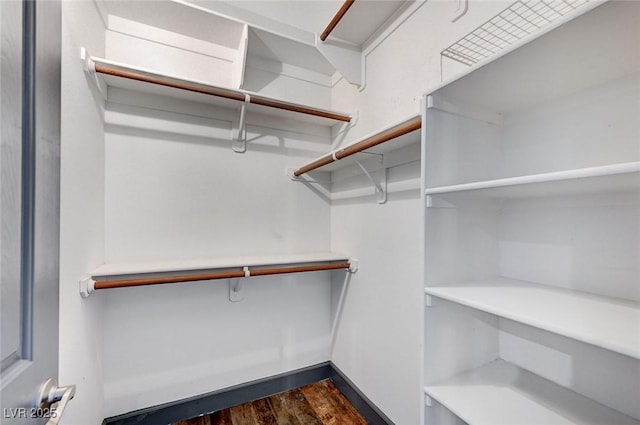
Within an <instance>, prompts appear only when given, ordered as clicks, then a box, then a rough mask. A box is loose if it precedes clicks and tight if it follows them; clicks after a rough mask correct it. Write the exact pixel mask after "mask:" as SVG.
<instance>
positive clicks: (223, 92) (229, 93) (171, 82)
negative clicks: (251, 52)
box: [95, 62, 351, 122]
mask: <svg viewBox="0 0 640 425" xmlns="http://www.w3.org/2000/svg"><path fill="white" fill-rule="evenodd" d="M95 70H96V72H98V73H100V74H105V75H112V76H114V77H120V78H127V79H130V80H136V81H142V82H145V83H150V84H158V85H161V86H165V87H171V88H175V89H180V90H186V91H191V92H195V93H202V94H207V95H211V96H217V97H223V98H225V99H231V100H237V101H238V102H244V101H245V97H246V93H245V92H243V91H238V90H231V89H225V88H221V87H214V86H208V85H205V84H199V83H193V82H189V81H184V80H180V79H178V78H172V77H166V76H162V75H154V74H151V73H149V72H142V71H137V70H135V69H121V68H120V67H118V66H110V65H109V64H105V63H99V62H95ZM249 103H253V104H255V105H262V106H267V107H270V108H277V109H283V110H286V111H292V112H298V113H301V114H307V115H313V116H316V117H322V118H328V119H332V120H337V121H343V122H350V121H351V117H350V116H348V115H343V114H338V113H335V112H330V111H325V110H322V109H316V108H311V107H308V106H303V105H298V104H295V103H288V102H283V101H280V100H276V99H269V98H267V97H264V96H258V95H254V94H250V96H249Z"/></svg>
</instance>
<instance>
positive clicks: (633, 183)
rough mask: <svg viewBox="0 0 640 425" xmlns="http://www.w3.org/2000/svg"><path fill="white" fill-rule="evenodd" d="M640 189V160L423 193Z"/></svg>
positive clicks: (458, 195) (464, 195)
mask: <svg viewBox="0 0 640 425" xmlns="http://www.w3.org/2000/svg"><path fill="white" fill-rule="evenodd" d="M638 190H640V162H638V161H635V162H625V163H622V164H612V165H603V166H599V167H589V168H579V169H574V170H567V171H557V172H551V173H542V174H533V175H528V176H519V177H510V178H505V179H496V180H487V181H480V182H473V183H463V184H457V185H451V186H439V187H434V188H429V189H427V190H426V191H425V193H426V195H427V196H429V195H441V196H444V197H446V198H447V199H478V198H527V197H539V196H555V195H580V194H598V193H610V192H627V191H638Z"/></svg>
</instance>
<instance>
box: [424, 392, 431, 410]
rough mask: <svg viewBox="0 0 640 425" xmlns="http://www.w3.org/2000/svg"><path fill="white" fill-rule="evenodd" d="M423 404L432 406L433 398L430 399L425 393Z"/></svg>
mask: <svg viewBox="0 0 640 425" xmlns="http://www.w3.org/2000/svg"><path fill="white" fill-rule="evenodd" d="M424 404H425V405H426V406H427V407H433V399H432V398H431V397H430V396H428V395H425V396H424Z"/></svg>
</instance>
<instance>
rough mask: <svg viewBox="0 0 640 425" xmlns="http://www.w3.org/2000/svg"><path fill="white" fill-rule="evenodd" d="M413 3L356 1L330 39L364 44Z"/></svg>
mask: <svg viewBox="0 0 640 425" xmlns="http://www.w3.org/2000/svg"><path fill="white" fill-rule="evenodd" d="M411 3H412V2H409V1H406V0H390V1H355V2H354V3H353V5H352V6H351V7H350V8H349V10H348V11H347V13H346V14H345V15H344V17H343V18H342V19H341V20H340V22H339V23H338V25H337V26H336V27H335V28H334V29H333V31H332V32H331V34H330V35H329V38H328V40H331V39H338V40H342V41H346V42H348V43H350V44H354V45H356V46H362V45H363V44H364V43H365V42H366V41H367V40H369V39H370V38H371V37H373V36H374V35H375V34H377V33H378V32H379V31H380V30H381V29H383V28H384V27H385V23H387V22H388V21H389V20H391V19H392V18H393V17H394V16H396V15H397V14H398V13H400V12H402V11H403V10H404V9H406V7H408V6H409V5H410V4H411Z"/></svg>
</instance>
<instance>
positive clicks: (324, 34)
mask: <svg viewBox="0 0 640 425" xmlns="http://www.w3.org/2000/svg"><path fill="white" fill-rule="evenodd" d="M354 1H355V0H347V1H345V2H344V4H343V5H342V7H341V8H340V10H338V13H336V15H335V16H334V17H333V19H332V20H331V22H329V25H327V27H326V28H325V29H324V31H322V34H321V35H320V40H322V41H325V40H326V39H327V37H329V34H331V31H333V29H334V28H335V27H336V25H338V22H340V20H341V19H342V18H343V17H344V15H345V14H346V13H347V10H349V8H350V7H351V6H352V5H353V2H354Z"/></svg>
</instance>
